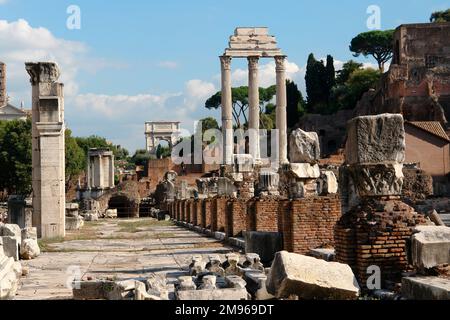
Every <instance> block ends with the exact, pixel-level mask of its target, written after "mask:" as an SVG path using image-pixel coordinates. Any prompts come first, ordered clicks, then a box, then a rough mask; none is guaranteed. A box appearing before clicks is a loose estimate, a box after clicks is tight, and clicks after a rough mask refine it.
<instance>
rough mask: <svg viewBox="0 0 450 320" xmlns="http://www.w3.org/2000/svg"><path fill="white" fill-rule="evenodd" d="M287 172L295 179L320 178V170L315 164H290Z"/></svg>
mask: <svg viewBox="0 0 450 320" xmlns="http://www.w3.org/2000/svg"><path fill="white" fill-rule="evenodd" d="M289 172H290V173H291V174H292V176H293V177H294V178H296V179H317V178H319V177H320V168H319V165H317V164H315V165H311V164H309V163H291V164H290V166H289Z"/></svg>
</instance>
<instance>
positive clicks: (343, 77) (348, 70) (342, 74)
mask: <svg viewBox="0 0 450 320" xmlns="http://www.w3.org/2000/svg"><path fill="white" fill-rule="evenodd" d="M362 67H363V64H362V63H359V62H356V61H353V60H349V61H347V62H346V63H344V65H343V66H342V69H341V70H339V71H338V72H337V77H336V84H337V85H343V84H345V83H346V82H347V80H348V78H350V75H351V74H352V73H353V72H354V71H356V70H359V69H362Z"/></svg>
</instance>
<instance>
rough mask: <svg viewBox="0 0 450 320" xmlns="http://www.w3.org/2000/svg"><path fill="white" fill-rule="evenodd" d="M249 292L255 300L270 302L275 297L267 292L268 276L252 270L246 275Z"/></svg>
mask: <svg viewBox="0 0 450 320" xmlns="http://www.w3.org/2000/svg"><path fill="white" fill-rule="evenodd" d="M245 281H246V283H247V286H246V288H247V290H248V291H249V293H250V294H251V295H252V296H253V298H254V299H255V300H270V299H274V298H275V297H274V296H273V295H271V294H270V293H268V292H267V287H266V282H267V276H266V274H265V273H264V272H260V271H256V270H252V271H247V272H246V273H245Z"/></svg>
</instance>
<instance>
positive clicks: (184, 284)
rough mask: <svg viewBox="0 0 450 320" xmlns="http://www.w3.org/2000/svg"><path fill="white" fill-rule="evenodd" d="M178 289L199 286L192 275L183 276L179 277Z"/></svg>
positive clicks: (189, 288) (191, 288)
mask: <svg viewBox="0 0 450 320" xmlns="http://www.w3.org/2000/svg"><path fill="white" fill-rule="evenodd" d="M177 290H178V291H184V290H197V286H196V285H195V283H194V281H193V279H192V277H190V276H182V277H178V287H177Z"/></svg>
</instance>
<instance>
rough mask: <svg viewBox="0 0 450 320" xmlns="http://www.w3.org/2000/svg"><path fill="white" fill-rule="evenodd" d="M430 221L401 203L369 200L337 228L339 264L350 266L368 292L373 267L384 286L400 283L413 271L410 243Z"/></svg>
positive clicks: (350, 212)
mask: <svg viewBox="0 0 450 320" xmlns="http://www.w3.org/2000/svg"><path fill="white" fill-rule="evenodd" d="M426 223H427V220H426V218H425V217H424V216H423V215H421V214H418V213H416V212H415V211H414V209H413V208H412V207H410V206H408V205H407V204H405V203H403V202H402V201H400V200H393V199H387V200H384V199H379V200H375V199H369V200H366V201H365V202H364V203H362V204H361V205H360V206H358V208H354V209H352V210H350V211H349V212H348V213H347V214H345V215H344V216H342V217H341V219H340V220H339V221H338V224H337V225H336V228H335V231H334V234H335V250H336V260H337V261H338V262H342V263H346V264H349V265H350V267H351V268H352V269H353V272H354V273H355V275H356V277H357V279H358V281H359V284H360V286H361V287H362V288H367V286H366V285H367V279H368V278H369V277H370V276H371V275H372V273H369V274H368V273H367V268H368V267H369V266H372V265H373V266H378V267H379V268H380V270H381V275H382V279H381V280H382V286H383V287H385V286H386V281H391V282H392V281H393V282H399V281H400V279H401V273H402V272H407V271H411V270H412V269H411V268H412V267H411V266H410V265H409V262H408V253H409V251H410V247H409V240H410V239H411V235H412V230H413V228H414V227H415V226H416V225H421V224H426Z"/></svg>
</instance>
